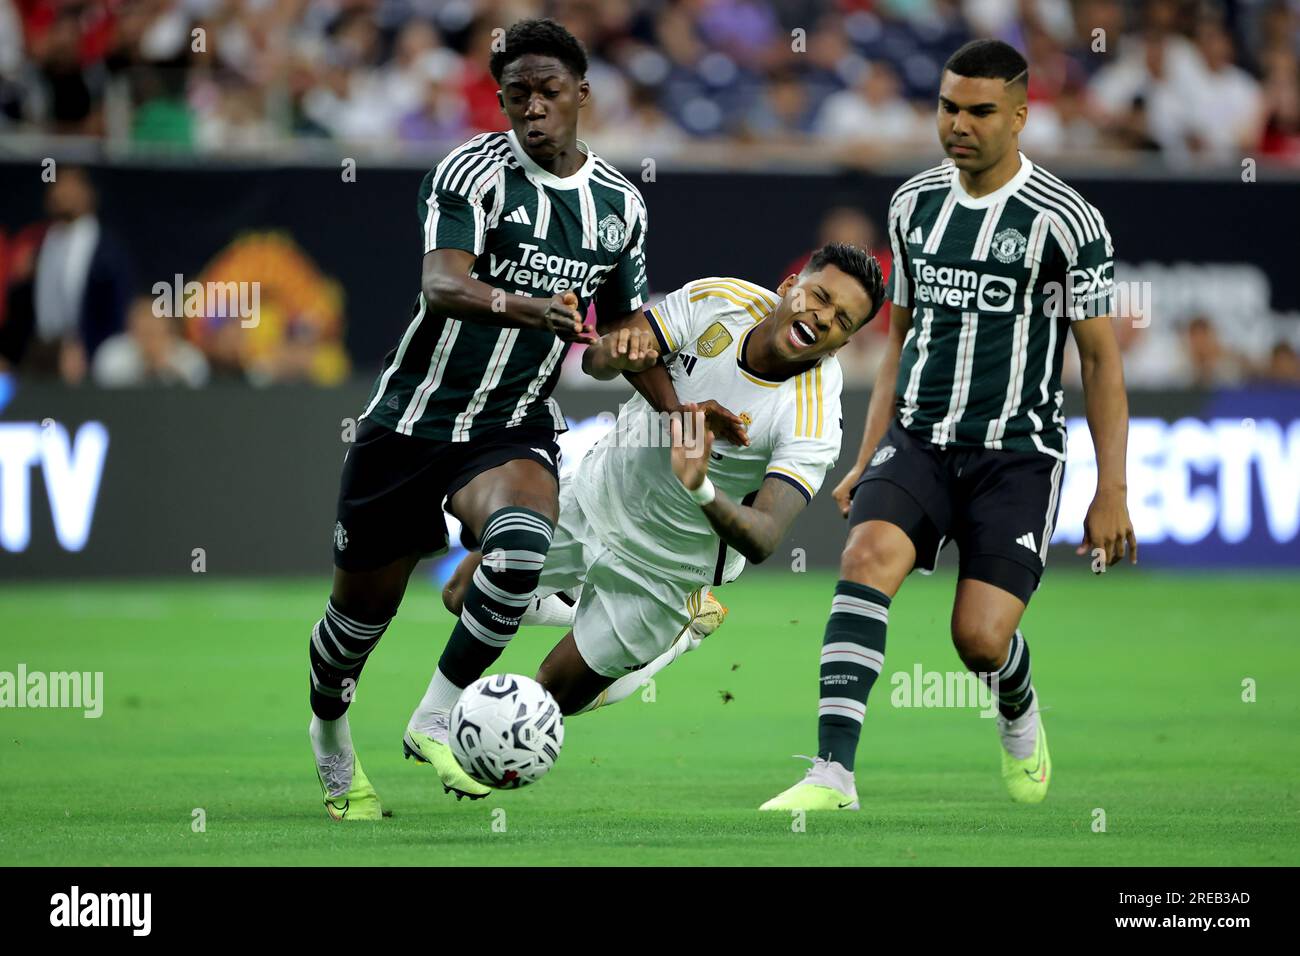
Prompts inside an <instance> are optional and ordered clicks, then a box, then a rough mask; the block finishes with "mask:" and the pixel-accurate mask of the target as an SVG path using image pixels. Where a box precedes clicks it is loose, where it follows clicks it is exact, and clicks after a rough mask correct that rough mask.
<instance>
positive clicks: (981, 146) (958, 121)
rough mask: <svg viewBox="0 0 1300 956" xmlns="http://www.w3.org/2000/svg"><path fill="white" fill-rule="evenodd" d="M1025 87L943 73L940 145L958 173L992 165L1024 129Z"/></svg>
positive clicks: (991, 79)
mask: <svg viewBox="0 0 1300 956" xmlns="http://www.w3.org/2000/svg"><path fill="white" fill-rule="evenodd" d="M1028 115H1029V107H1028V106H1027V105H1026V103H1025V87H1024V85H1023V84H1021V83H1011V84H1009V85H1008V84H1007V83H1006V82H1004V81H1003V80H1000V79H996V78H987V77H971V76H958V75H957V74H956V73H953V72H952V71H951V70H945V71H944V74H943V79H942V81H941V82H940V84H939V109H938V113H937V119H938V127H939V143H940V145H942V146H943V151H944V152H945V153H946V154H947V155H948V156H949V157H950V158H951V159H952V161H953V163H954V164H955V165H956V166H957V168H958V169H961V170H965V171H966V172H971V173H977V172H982V171H983V170H985V169H988V168H989V167H990V166H993V165H995V164H996V163H997V162H998V160H1000V159H1001V158H1002V157H1003V156H1005V155H1006V154H1007V151H1008V150H1010V149H1012V148H1013V144H1014V143H1015V138H1016V136H1017V135H1018V134H1019V133H1020V131H1021V130H1022V129H1024V128H1025V119H1026V118H1027V117H1028Z"/></svg>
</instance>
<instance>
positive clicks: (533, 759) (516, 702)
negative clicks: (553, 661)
mask: <svg viewBox="0 0 1300 956" xmlns="http://www.w3.org/2000/svg"><path fill="white" fill-rule="evenodd" d="M450 743H451V751H452V753H454V754H455V755H456V760H457V761H458V762H459V763H460V765H461V767H463V768H464V769H465V772H466V773H467V774H469V775H470V776H471V777H473V778H474V779H475V780H477V781H478V782H479V783H481V784H483V785H484V786H486V787H495V788H497V789H499V790H513V789H514V788H516V787H524V786H527V785H528V784H530V783H536V782H537V781H538V780H540V779H541V778H542V777H544V776H545V775H546V772H547V771H548V770H550V769H551V767H552V766H553V765H554V764H555V760H556V758H557V757H559V756H560V748H561V747H562V746H563V745H564V717H563V715H562V714H561V713H560V705H559V704H557V703H556V702H555V698H554V697H552V696H551V693H550V691H548V690H547V689H546V688H545V687H543V686H542V685H541V684H539V683H537V681H535V680H533V679H532V678H531V677H524V676H523V675H521V674H492V675H490V676H488V677H481V678H479V679H478V680H476V681H475V682H474V683H472V684H470V685H469V686H468V687H466V688H465V690H464V691H462V692H461V695H460V700H458V701H456V706H455V707H453V708H452V709H451V741H450Z"/></svg>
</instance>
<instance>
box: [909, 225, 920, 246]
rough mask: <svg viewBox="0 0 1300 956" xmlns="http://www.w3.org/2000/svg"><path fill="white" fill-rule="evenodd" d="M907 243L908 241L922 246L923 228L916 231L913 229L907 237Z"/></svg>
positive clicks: (918, 227) (917, 228)
mask: <svg viewBox="0 0 1300 956" xmlns="http://www.w3.org/2000/svg"><path fill="white" fill-rule="evenodd" d="M907 241H908V242H914V243H916V244H917V245H920V244H921V241H922V240H921V227H920V226H917V227H916V228H915V229H913V230H912V231H911V232H910V233H909V234H908V236H907Z"/></svg>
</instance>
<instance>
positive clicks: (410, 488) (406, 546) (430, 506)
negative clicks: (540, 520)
mask: <svg viewBox="0 0 1300 956" xmlns="http://www.w3.org/2000/svg"><path fill="white" fill-rule="evenodd" d="M516 458H527V459H529V460H531V461H536V462H537V463H539V464H541V465H543V466H544V467H545V468H546V469H547V470H548V471H550V472H551V474H552V475H554V476H556V481H557V482H558V480H559V468H560V446H559V445H558V444H557V443H556V441H555V432H554V431H552V430H551V429H548V428H540V429H539V428H505V427H503V428H498V429H495V430H493V431H491V432H488V433H486V434H484V435H482V436H480V437H478V438H475V439H473V440H472V441H467V442H445V441H435V440H432V439H428V438H418V437H415V436H412V435H400V434H398V433H397V432H394V431H392V430H390V429H388V428H386V427H384V426H383V425H379V424H377V423H375V422H373V421H371V420H370V419H362V421H361V423H360V424H359V425H358V426H357V436H356V441H355V442H353V444H352V447H351V448H349V449H348V453H347V457H346V458H344V460H343V475H342V478H341V479H340V482H339V502H338V510H337V513H336V515H335V523H334V564H335V566H336V567H339V568H342V569H343V570H344V571H373V570H374V569H376V568H379V567H383V566H384V565H386V564H389V563H390V562H392V561H395V560H397V559H398V558H400V557H403V556H405V555H409V554H411V553H413V552H414V553H417V554H419V555H420V556H421V557H429V556H431V555H435V554H438V553H439V552H441V551H443V550H445V549H446V547H447V523H446V520H445V519H444V518H443V513H442V509H443V501H444V500H445V499H449V498H450V497H451V496H452V495H454V494H455V493H456V492H457V491H459V490H460V489H461V488H463V487H464V486H465V485H467V484H468V483H469V482H470V481H471V480H472V479H473V478H474V477H475V476H476V475H479V474H482V473H483V472H485V471H487V470H489V469H491V468H496V467H497V466H498V465H503V464H505V463H506V462H507V461H513V460H514V459H516ZM472 537H473V536H472V535H471V534H470V533H469V532H468V531H464V532H462V534H461V540H462V542H463V543H464V544H465V545H466V547H476V546H477V542H474V541H473V540H471V539H472Z"/></svg>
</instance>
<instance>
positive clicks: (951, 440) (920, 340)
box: [889, 153, 1115, 460]
mask: <svg viewBox="0 0 1300 956" xmlns="http://www.w3.org/2000/svg"><path fill="white" fill-rule="evenodd" d="M889 239H890V244H891V246H892V248H893V255H894V264H893V270H892V272H891V275H890V286H891V295H892V299H893V302H894V304H895V305H899V306H907V307H909V308H911V310H912V328H911V329H910V330H909V331H908V333H907V338H906V340H905V341H904V343H903V354H902V360H901V362H900V364H899V369H898V389H897V395H896V409H897V414H898V419H899V423H900V424H901V425H902V426H903V427H904V428H906V429H908V431H910V432H913V433H914V434H916V435H919V436H920V437H923V438H925V439H926V440H928V441H931V442H933V443H934V444H935V445H938V446H939V447H947V446H950V445H956V446H982V447H985V448H1005V449H1009V450H1012V451H1030V452H1034V451H1037V452H1042V453H1044V454H1047V455H1051V456H1052V457H1053V458H1057V459H1062V460H1063V459H1064V458H1065V417H1064V415H1062V413H1061V403H1062V400H1063V398H1064V395H1063V392H1062V391H1061V357H1062V355H1063V353H1064V349H1065V338H1066V332H1067V331H1068V330H1069V324H1070V322H1071V321H1079V320H1083V319H1087V318H1089V317H1093V316H1109V315H1111V314H1112V312H1111V309H1110V305H1111V299H1112V293H1113V288H1114V255H1115V250H1114V248H1113V247H1112V245H1111V240H1110V234H1109V233H1108V232H1107V231H1106V224H1105V222H1104V221H1103V219H1102V216H1101V213H1099V212H1098V211H1097V210H1096V209H1095V208H1094V207H1093V206H1091V205H1090V204H1089V203H1088V202H1087V201H1086V200H1085V199H1084V198H1083V197H1082V196H1080V195H1079V194H1078V193H1077V192H1075V190H1073V189H1072V188H1070V187H1069V186H1067V185H1066V184H1065V183H1064V182H1062V181H1061V180H1060V179H1058V178H1057V177H1056V176H1053V175H1052V174H1051V173H1049V172H1047V171H1046V170H1045V169H1043V168H1042V167H1041V166H1036V165H1035V164H1033V163H1031V162H1030V161H1029V160H1028V159H1026V158H1025V156H1024V154H1023V153H1022V154H1021V156H1020V169H1019V171H1018V172H1017V173H1016V175H1015V176H1013V177H1012V178H1011V180H1010V181H1009V182H1007V183H1006V185H1004V186H1002V188H1000V189H998V190H996V191H995V192H992V193H990V194H989V195H987V196H981V197H980V198H978V199H975V198H972V197H971V196H970V195H969V194H968V193H967V192H966V190H965V189H963V188H962V185H961V180H960V179H959V177H958V172H957V168H956V166H954V165H953V164H952V163H951V162H944V163H943V164H942V165H939V166H936V167H934V168H933V169H928V170H926V171H925V172H923V173H920V174H919V175H917V176H913V177H912V178H911V179H909V180H908V181H907V182H905V183H903V185H902V186H900V187H899V188H898V190H897V191H896V192H895V193H894V196H893V199H892V200H891V201H890V204H889Z"/></svg>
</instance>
